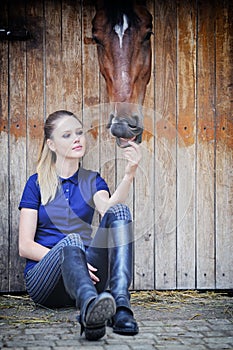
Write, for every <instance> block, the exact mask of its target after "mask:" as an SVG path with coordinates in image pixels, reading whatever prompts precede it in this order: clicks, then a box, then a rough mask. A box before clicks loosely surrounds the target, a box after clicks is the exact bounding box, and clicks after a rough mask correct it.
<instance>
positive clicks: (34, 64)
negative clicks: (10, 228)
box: [26, 0, 44, 176]
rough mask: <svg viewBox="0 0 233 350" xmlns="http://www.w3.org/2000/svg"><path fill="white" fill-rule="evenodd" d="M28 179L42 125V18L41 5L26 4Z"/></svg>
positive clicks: (32, 0)
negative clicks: (27, 33)
mask: <svg viewBox="0 0 233 350" xmlns="http://www.w3.org/2000/svg"><path fill="white" fill-rule="evenodd" d="M26 15H27V23H28V29H29V31H30V33H31V36H32V38H31V39H30V40H29V41H28V42H27V176H29V175H31V174H32V173H34V172H35V171H36V163H37V159H38V150H39V148H40V145H41V143H42V140H43V126H44V57H43V53H44V50H43V49H44V47H43V40H44V17H43V15H44V14H43V3H42V2H40V3H39V2H38V1H35V0H30V1H27V7H26Z"/></svg>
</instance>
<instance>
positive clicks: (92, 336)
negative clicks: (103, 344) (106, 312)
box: [84, 325, 106, 341]
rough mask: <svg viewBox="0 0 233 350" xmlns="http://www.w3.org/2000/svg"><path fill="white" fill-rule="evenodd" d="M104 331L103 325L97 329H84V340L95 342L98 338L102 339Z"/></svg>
mask: <svg viewBox="0 0 233 350" xmlns="http://www.w3.org/2000/svg"><path fill="white" fill-rule="evenodd" d="M105 331H106V329H105V325H104V326H100V327H98V328H88V327H85V328H84V333H85V338H86V339H87V340H90V341H95V340H98V339H100V338H103V336H104V335H105Z"/></svg>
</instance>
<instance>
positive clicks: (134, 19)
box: [104, 0, 140, 28]
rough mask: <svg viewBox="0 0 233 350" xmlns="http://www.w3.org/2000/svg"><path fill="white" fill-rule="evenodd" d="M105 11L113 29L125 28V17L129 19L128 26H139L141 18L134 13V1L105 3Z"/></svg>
mask: <svg viewBox="0 0 233 350" xmlns="http://www.w3.org/2000/svg"><path fill="white" fill-rule="evenodd" d="M104 10H105V13H106V16H107V20H108V22H109V24H110V25H111V26H112V28H113V27H114V26H115V25H118V26H120V27H123V25H124V17H123V15H125V16H126V17H127V21H128V26H129V27H130V26H131V25H134V26H137V25H139V21H140V20H139V17H138V16H137V14H136V13H135V11H134V5H133V1H127V0H125V1H113V2H110V1H105V4H104Z"/></svg>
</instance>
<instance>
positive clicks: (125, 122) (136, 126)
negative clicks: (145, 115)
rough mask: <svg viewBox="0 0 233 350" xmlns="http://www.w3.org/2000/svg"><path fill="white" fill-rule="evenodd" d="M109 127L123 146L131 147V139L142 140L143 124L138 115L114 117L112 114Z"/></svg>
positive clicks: (134, 140)
mask: <svg viewBox="0 0 233 350" xmlns="http://www.w3.org/2000/svg"><path fill="white" fill-rule="evenodd" d="M107 128H109V129H110V132H111V134H112V135H113V136H115V137H116V143H117V145H118V146H119V147H121V148H126V147H129V146H130V144H129V143H128V142H129V141H133V142H136V143H138V144H139V143H141V142H142V133H143V126H142V123H141V122H140V118H139V117H138V116H134V117H129V118H127V117H114V116H113V115H111V116H110V121H109V124H108V125H107Z"/></svg>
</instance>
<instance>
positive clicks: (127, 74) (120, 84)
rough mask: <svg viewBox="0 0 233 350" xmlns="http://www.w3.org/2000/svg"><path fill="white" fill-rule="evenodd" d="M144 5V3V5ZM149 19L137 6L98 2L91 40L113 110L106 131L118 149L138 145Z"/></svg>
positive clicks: (148, 55) (148, 59)
mask: <svg viewBox="0 0 233 350" xmlns="http://www.w3.org/2000/svg"><path fill="white" fill-rule="evenodd" d="M143 3H145V2H143ZM151 34H152V16H151V14H150V13H149V11H148V10H147V8H146V7H145V6H144V5H143V4H140V3H135V2H133V1H128V0H115V1H104V0H103V1H97V3H96V14H95V17H94V18H93V20H92V36H93V40H94V41H95V43H96V44H97V52H98V61H99V66H100V72H101V73H102V75H103V77H104V79H105V81H106V86H107V93H108V96H109V102H110V104H111V105H112V106H113V110H112V111H111V113H110V116H109V123H108V127H109V129H110V131H111V133H112V135H114V136H115V137H116V139H117V144H118V145H119V146H120V147H127V146H128V140H134V141H135V142H137V143H140V142H141V139H142V133H143V116H142V105H143V102H144V98H145V93H146V86H147V84H148V82H149V80H150V75H151V42H150V37H151Z"/></svg>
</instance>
